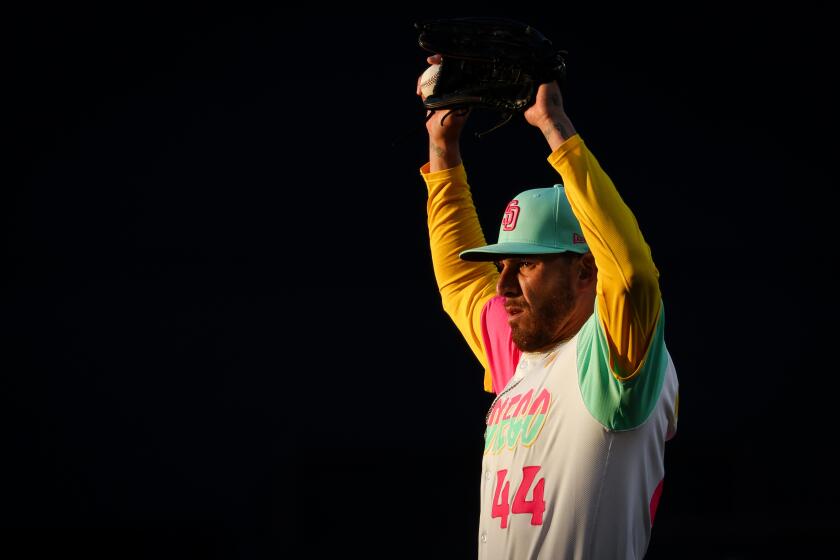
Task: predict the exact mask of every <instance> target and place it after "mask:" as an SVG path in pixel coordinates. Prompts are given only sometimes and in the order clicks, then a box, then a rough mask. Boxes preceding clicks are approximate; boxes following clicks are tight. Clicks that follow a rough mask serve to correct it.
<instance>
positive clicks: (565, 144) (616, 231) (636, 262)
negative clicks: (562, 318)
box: [525, 82, 661, 380]
mask: <svg viewBox="0 0 840 560" xmlns="http://www.w3.org/2000/svg"><path fill="white" fill-rule="evenodd" d="M525 119H526V120H527V121H528V123H529V124H531V125H532V126H535V127H537V128H539V129H540V131H541V132H542V133H543V136H544V137H545V139H546V141H547V142H548V145H549V147H550V148H551V151H552V153H551V155H550V156H549V158H548V160H549V162H550V163H551V164H552V165H553V166H554V168H555V169H556V170H557V171H558V172H559V173H560V175H561V176H562V177H563V183H564V185H565V187H566V189H565V190H566V195H567V196H568V198H569V203H570V204H571V207H572V210H573V211H574V213H575V216H577V218H578V221H579V222H580V224H581V227H582V228H583V234H584V237H585V238H586V241H587V244H588V245H589V248H590V250H591V251H592V254H593V256H594V257H595V263H596V265H597V267H598V283H597V287H596V293H597V296H598V297H597V307H598V315H599V317H600V320H601V323H602V324H603V326H604V328H605V330H606V333H607V339H608V344H609V348H610V356H611V359H610V363H611V367H612V370H613V374H614V375H615V376H616V377H617V378H618V379H620V380H625V379H629V378H631V377H632V376H633V375H634V374H636V373H637V371H638V369H639V366H640V365H641V364H642V361H643V360H644V357H645V353H646V351H647V348H648V346H649V344H650V342H651V339H652V336H653V331H654V327H655V326H656V322H657V319H658V317H659V312H660V305H661V304H660V291H659V272H658V271H657V269H656V267H655V265H654V263H653V259H652V258H651V253H650V248H649V247H648V245H647V243H646V242H645V240H644V238H643V237H642V233H641V231H640V230H639V225H638V223H637V222H636V218H635V216H633V213H632V212H631V211H630V209H629V208H628V207H627V205H626V204H624V201H622V199H621V196H620V195H619V194H618V191H617V190H616V188H615V186H614V185H613V183H612V181H611V180H610V178H609V177H608V176H607V174H606V173H604V171H603V170H602V169H601V166H600V165H599V164H598V161H597V160H596V159H595V157H594V156H593V155H592V154H591V153H590V152H589V150H588V149H587V148H586V145H585V144H584V143H583V141H582V140H581V138H580V137H579V136H577V133H576V131H575V128H574V126H573V125H572V123H571V120H570V119H569V117H568V115H566V112H565V110H564V108H563V100H562V96H561V93H560V88H559V87H558V86H557V84H556V83H555V82H552V83H550V84H543V85H542V86H540V89H539V91H538V93H537V98H536V102H535V103H534V105H533V106H532V107H530V108H529V109H528V110H527V111H526V112H525Z"/></svg>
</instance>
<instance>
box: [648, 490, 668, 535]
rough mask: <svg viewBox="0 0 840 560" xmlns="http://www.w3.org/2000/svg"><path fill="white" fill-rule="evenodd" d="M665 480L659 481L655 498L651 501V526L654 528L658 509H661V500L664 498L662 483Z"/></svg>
mask: <svg viewBox="0 0 840 560" xmlns="http://www.w3.org/2000/svg"><path fill="white" fill-rule="evenodd" d="M663 482H665V479H664V478H663V479H662V480H660V481H659V484H657V485H656V490H654V491H653V497H652V498H651V499H650V526H651V527H653V519H654V518H655V517H656V508H658V507H659V498H660V497H661V496H662V483H663Z"/></svg>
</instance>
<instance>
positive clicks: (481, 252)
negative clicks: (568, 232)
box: [458, 243, 589, 261]
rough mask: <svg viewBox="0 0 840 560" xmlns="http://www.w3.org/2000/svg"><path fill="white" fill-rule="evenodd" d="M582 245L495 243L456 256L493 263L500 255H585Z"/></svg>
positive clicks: (585, 248)
mask: <svg viewBox="0 0 840 560" xmlns="http://www.w3.org/2000/svg"><path fill="white" fill-rule="evenodd" d="M588 250H589V247H587V246H586V245H584V244H580V245H578V246H577V247H551V246H548V245H536V244H534V243H495V244H493V245H485V246H484V247H476V248H475V249H468V250H466V251H463V252H462V253H460V254H459V255H458V256H459V257H461V259H462V260H465V261H495V260H497V259H498V258H499V257H500V256H502V255H551V254H554V253H568V252H572V253H585V252H587V251H588Z"/></svg>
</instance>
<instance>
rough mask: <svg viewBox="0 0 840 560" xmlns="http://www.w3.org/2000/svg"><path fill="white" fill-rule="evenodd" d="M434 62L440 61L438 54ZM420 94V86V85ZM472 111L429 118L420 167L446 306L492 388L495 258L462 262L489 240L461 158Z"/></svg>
mask: <svg viewBox="0 0 840 560" xmlns="http://www.w3.org/2000/svg"><path fill="white" fill-rule="evenodd" d="M428 61H429V63H430V64H437V63H440V58H439V57H438V55H435V56H434V57H429V59H428ZM417 93H418V95H420V89H419V86H418V90H417ZM466 120H467V115H466V114H458V113H451V114H449V115H446V112H445V111H439V112H437V113H435V114H434V115H432V117H431V118H430V119H429V120H428V121H427V123H426V128H427V130H428V133H429V163H427V164H426V165H424V166H423V167H422V168H421V170H420V172H421V174H422V175H423V179H424V180H425V182H426V186H427V188H428V191H429V199H428V206H427V209H428V224H429V241H430V244H431V250H432V264H433V266H434V271H435V278H436V280H437V284H438V289H439V290H440V294H441V298H442V302H443V308H444V310H445V311H446V312H447V313H448V314H449V316H450V317H451V318H452V320H453V321H454V322H455V325H456V326H457V327H458V330H460V331H461V334H462V335H463V336H464V338H465V339H466V341H467V343H468V344H469V346H470V348H471V349H472V351H473V353H474V354H475V355H476V357H477V358H478V359H479V361H480V362H481V364H482V365H483V366H484V368H485V377H484V387H485V389H487V390H488V391H489V390H491V388H492V386H491V381H490V378H491V377H490V373H489V366H488V361H487V356H486V355H485V351H484V347H483V340H482V331H481V312H482V310H483V308H484V305H485V304H486V303H487V301H488V300H490V299H491V298H492V297H493V295H495V286H496V279H497V277H498V273H497V272H496V269H495V267H494V266H493V265H492V264H490V263H472V262H466V261H462V260H461V259H460V258H459V257H458V255H459V253H460V252H461V251H464V250H466V249H470V248H473V247H478V246H481V245H484V244H485V242H484V234H483V233H482V231H481V226H480V225H479V222H478V216H477V214H476V211H475V206H474V205H473V201H472V195H471V194H470V188H469V185H468V183H467V175H466V171H465V170H464V166H463V165H462V162H461V150H460V138H461V131H462V130H463V128H464V124H465V123H466Z"/></svg>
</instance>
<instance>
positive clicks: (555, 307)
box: [511, 286, 575, 352]
mask: <svg viewBox="0 0 840 560" xmlns="http://www.w3.org/2000/svg"><path fill="white" fill-rule="evenodd" d="M574 306H575V296H574V294H572V293H571V290H570V289H569V287H568V286H566V289H564V290H562V293H560V294H558V295H557V296H554V297H552V298H550V299H546V300H543V301H542V302H539V303H538V304H537V305H536V307H530V306H529V307H528V309H527V315H528V318H527V321H522V320H521V319H520V320H519V321H518V323H517V324H516V325H515V326H514V325H511V337H512V338H513V343H514V344H516V347H517V348H519V349H520V350H522V351H523V352H537V351H539V350H544V349H546V348H547V347H548V346H551V345H552V344H555V343H557V342H560V341H559V340H555V339H554V337H556V336H557V334H556V333H557V330H558V327H559V326H560V325H561V324H562V323H563V321H564V320H565V319H566V318H567V317H568V316H569V315H570V314H571V312H572V309H573V308H574Z"/></svg>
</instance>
